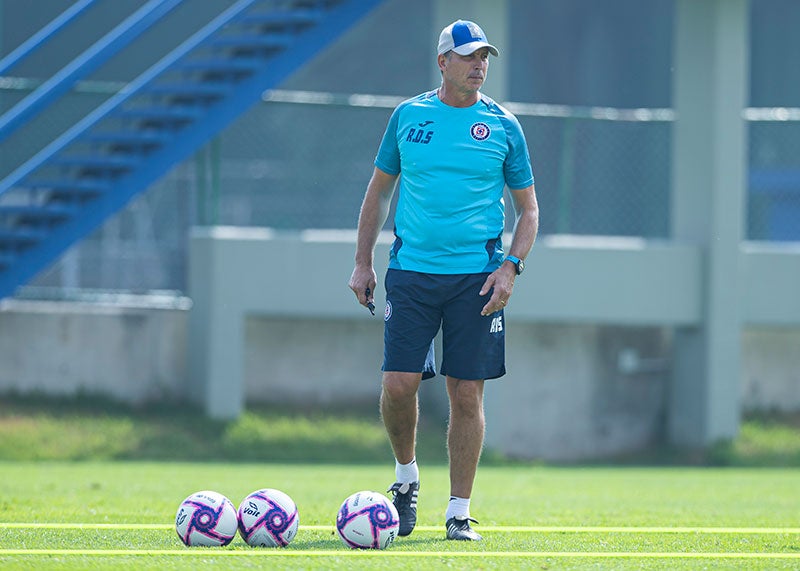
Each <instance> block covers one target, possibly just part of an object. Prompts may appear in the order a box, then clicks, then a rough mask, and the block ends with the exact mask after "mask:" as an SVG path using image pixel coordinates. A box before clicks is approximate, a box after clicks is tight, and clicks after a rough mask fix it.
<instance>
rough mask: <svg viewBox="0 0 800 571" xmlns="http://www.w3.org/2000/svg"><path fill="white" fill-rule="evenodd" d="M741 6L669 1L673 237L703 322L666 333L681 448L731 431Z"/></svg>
mask: <svg viewBox="0 0 800 571" xmlns="http://www.w3.org/2000/svg"><path fill="white" fill-rule="evenodd" d="M748 8H749V0H677V3H676V10H677V13H676V19H675V26H676V28H675V42H674V45H675V54H674V62H675V70H676V71H675V78H674V82H673V105H674V107H675V109H676V111H677V116H678V119H677V121H676V122H675V125H674V132H673V138H672V144H673V148H672V156H673V165H672V193H671V198H672V220H671V224H672V237H673V239H675V240H678V241H683V242H692V243H695V244H698V245H700V246H701V247H702V248H703V251H704V253H705V269H704V279H703V283H702V284H700V287H702V288H703V296H702V298H703V300H704V308H703V321H702V323H701V324H700V325H699V326H697V327H692V328H681V329H679V330H677V331H676V333H675V356H674V357H675V359H674V363H675V366H674V371H673V377H674V378H673V379H672V385H671V394H670V402H669V405H670V413H669V419H668V431H669V437H670V440H671V441H672V443H674V444H677V445H680V446H703V445H707V444H710V443H713V442H714V441H717V440H720V439H729V438H732V437H734V436H735V435H736V433H737V431H738V424H739V413H740V410H739V408H740V399H739V390H740V389H739V382H740V375H741V372H740V368H741V367H740V363H741V355H740V353H741V348H740V331H741V309H740V295H739V288H740V282H741V280H740V271H739V260H740V256H739V249H740V241H741V238H742V229H743V218H744V216H743V213H744V207H743V203H744V190H745V174H746V164H747V158H746V157H747V155H746V141H745V137H746V135H745V124H744V120H743V118H742V110H743V109H744V108H745V106H746V94H747V85H748V71H749V70H748V41H749V37H748V17H749V12H748Z"/></svg>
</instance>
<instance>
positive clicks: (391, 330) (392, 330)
mask: <svg viewBox="0 0 800 571" xmlns="http://www.w3.org/2000/svg"><path fill="white" fill-rule="evenodd" d="M488 275H489V274H488V273H478V274H454V275H446V274H424V273H419V272H410V271H406V270H393V269H390V270H388V271H387V272H386V280H385V282H384V284H385V287H386V310H385V312H384V321H385V327H384V333H383V341H384V349H383V366H382V367H381V368H382V370H383V371H399V372H407V373H422V378H423V379H429V378H431V377H434V376H436V364H435V355H434V342H433V340H434V337H436V334H437V333H438V332H439V328H441V329H442V352H443V353H444V355H443V358H442V368H441V371H442V374H443V375H448V376H451V377H455V378H457V379H465V380H480V379H496V378H497V377H501V376H503V375H505V373H506V367H505V327H504V323H503V319H504V315H503V311H502V310H500V311H497V312H495V313H492V314H490V315H486V316H483V315H481V309H482V308H483V306H484V305H486V302H487V301H488V300H489V298H490V297H491V291H490V292H489V293H487V294H486V295H483V296H481V295H478V292H480V290H481V287H482V286H483V284H484V282H485V281H486V277H487V276H488Z"/></svg>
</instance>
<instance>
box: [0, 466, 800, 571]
mask: <svg viewBox="0 0 800 571" xmlns="http://www.w3.org/2000/svg"><path fill="white" fill-rule="evenodd" d="M421 469H422V476H423V484H422V489H421V491H420V511H419V516H420V519H419V525H420V527H419V529H418V530H416V531H415V532H414V534H413V535H411V536H410V537H408V538H401V539H399V540H398V541H397V542H396V543H395V545H394V546H393V547H391V548H390V549H389V550H386V551H385V552H379V553H364V552H354V551H351V550H349V549H346V548H345V547H344V545H342V544H341V542H340V541H339V540H338V538H337V537H336V536H335V534H334V530H333V522H334V518H335V514H336V510H337V509H338V506H339V504H340V503H341V501H342V500H343V499H344V498H345V497H346V496H347V495H349V494H350V493H352V492H354V491H357V490H360V489H375V490H378V491H383V490H385V487H386V486H387V485H388V484H389V483H391V480H392V477H393V470H392V466H391V465H390V464H389V463H386V464H385V465H382V466H369V465H360V466H351V465H348V466H342V465H307V464H254V463H251V464H228V463H157V462H0V475H1V476H2V482H3V487H2V495H0V568H1V569H4V570H5V569H69V570H74V569H108V568H115V569H197V568H198V567H201V566H203V567H205V566H210V565H214V566H216V567H218V568H224V569H249V568H277V569H335V568H347V569H351V568H353V569H392V570H394V569H420V568H437V569H439V568H464V569H531V568H535V569H607V568H610V569H698V568H711V569H743V568H744V569H797V568H800V494H798V493H797V491H798V490H800V471H798V470H796V469H751V468H634V467H628V468H588V467H584V468H577V467H576V468H554V467H534V466H514V467H508V466H506V467H501V466H483V467H481V469H480V471H479V474H478V479H477V482H476V489H475V495H474V500H473V503H472V511H473V515H474V516H475V517H477V518H478V519H479V520H480V522H481V524H480V525H478V526H476V528H477V529H478V530H479V531H481V532H483V534H484V536H485V538H486V540H485V541H484V542H481V543H477V544H464V543H456V542H448V541H444V540H443V535H444V529H443V525H442V524H443V521H442V520H443V510H444V502H445V500H446V498H447V493H448V477H447V471H446V468H445V467H443V466H441V465H424V464H423V465H422V466H421ZM260 487H274V488H279V489H282V490H283V491H285V492H286V493H288V494H289V495H291V496H292V497H293V498H294V500H295V501H296V502H297V504H298V507H299V509H300V523H301V528H300V531H299V533H298V536H297V538H296V539H295V540H294V541H293V542H292V544H291V545H290V546H289V547H288V548H286V549H283V550H278V549H252V548H249V547H247V546H245V544H244V543H243V542H242V541H241V539H239V538H237V539H236V540H235V541H234V542H233V543H232V544H231V545H230V546H228V547H226V548H219V549H202V548H193V549H188V548H185V547H183V545H182V544H181V543H180V541H179V539H178V538H177V536H176V534H175V532H174V530H173V528H172V521H173V517H174V515H175V511H176V510H177V507H178V504H179V503H180V501H181V500H182V499H183V498H184V497H185V496H187V495H189V494H190V493H192V492H194V491H197V490H200V489H213V490H217V491H219V492H221V493H223V494H225V495H227V496H228V497H229V498H231V500H232V501H233V502H234V504H238V503H239V501H241V499H242V498H243V497H244V496H246V495H247V494H248V493H249V492H251V491H253V490H255V489H257V488H260ZM58 524H61V525H58ZM78 524H81V525H78ZM37 550H45V551H37ZM75 550H77V551H75Z"/></svg>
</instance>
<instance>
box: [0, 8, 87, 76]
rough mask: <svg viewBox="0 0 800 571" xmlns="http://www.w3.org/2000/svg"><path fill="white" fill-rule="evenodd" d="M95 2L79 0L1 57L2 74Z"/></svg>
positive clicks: (0, 68) (0, 72) (0, 69)
mask: <svg viewBox="0 0 800 571" xmlns="http://www.w3.org/2000/svg"><path fill="white" fill-rule="evenodd" d="M95 2H96V0H79V1H78V2H75V3H74V4H73V5H72V6H70V7H69V8H67V9H66V10H64V11H63V12H62V13H61V14H59V15H58V16H56V18H54V19H53V21H52V22H50V23H49V24H47V25H46V26H45V27H43V28H42V29H41V30H39V31H38V32H36V33H35V34H33V35H32V36H31V37H30V38H28V39H27V40H25V41H24V42H22V43H21V44H20V45H19V46H17V48H16V49H14V50H13V51H12V52H11V53H10V54H8V55H7V56H6V57H4V58H3V59H0V75H5V74H6V73H8V71H9V70H11V69H12V68H13V67H14V66H15V65H17V64H18V63H19V62H21V61H22V60H23V59H25V58H26V57H28V56H29V55H30V54H32V53H33V52H34V51H36V50H37V49H38V48H40V47H42V46H43V45H44V44H45V43H47V41H48V40H50V39H51V38H53V37H55V35H56V34H57V33H58V32H60V31H61V30H63V29H64V28H66V27H67V26H69V24H71V23H72V22H73V21H74V20H75V19H76V18H77V17H78V16H80V15H81V14H82V13H83V12H84V11H85V10H86V9H87V8H89V7H90V6H91V5H92V4H94V3H95Z"/></svg>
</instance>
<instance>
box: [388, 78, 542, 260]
mask: <svg viewBox="0 0 800 571" xmlns="http://www.w3.org/2000/svg"><path fill="white" fill-rule="evenodd" d="M375 166H376V167H378V168H379V169H381V170H382V171H384V172H386V173H388V174H391V175H400V183H399V191H398V192H399V196H398V202H397V209H396V212H395V218H394V225H395V227H394V232H395V236H396V238H395V243H394V246H393V247H392V250H391V254H390V260H389V267H390V268H393V269H401V270H411V271H416V272H424V273H430V274H466V273H477V272H486V271H493V270H494V269H496V268H497V267H499V265H500V264H501V263H502V261H503V246H502V234H503V229H504V225H505V204H504V201H503V189H504V187H505V185H508V187H509V188H512V189H520V188H525V187H528V186H530V185H532V184H533V170H532V168H531V161H530V156H529V154H528V146H527V143H526V142H525V135H524V134H523V132H522V127H521V126H520V124H519V121H517V118H516V117H514V115H512V114H511V113H510V112H509V111H507V110H506V109H504V108H503V107H502V106H500V105H498V104H497V103H495V102H494V101H493V100H491V99H490V98H488V97H486V96H484V95H481V96H480V99H479V101H478V102H477V103H475V105H472V106H470V107H465V108H459V107H451V106H449V105H446V104H444V103H442V102H441V101H440V100H439V97H438V95H437V92H436V91H431V92H428V93H423V94H421V95H418V96H417V97H414V98H412V99H409V100H407V101H404V102H403V103H401V104H400V105H398V106H397V108H396V109H395V110H394V112H393V113H392V116H391V118H390V119H389V124H388V126H387V128H386V132H385V133H384V136H383V140H382V141H381V146H380V148H379V150H378V154H377V157H376V158H375Z"/></svg>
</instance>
